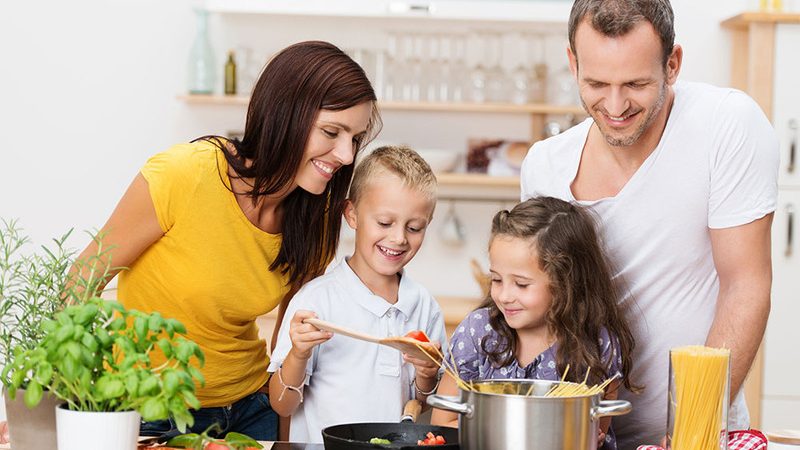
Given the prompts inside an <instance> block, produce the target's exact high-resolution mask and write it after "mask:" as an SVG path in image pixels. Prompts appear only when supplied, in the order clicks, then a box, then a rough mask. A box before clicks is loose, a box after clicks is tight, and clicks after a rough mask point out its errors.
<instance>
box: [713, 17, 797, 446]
mask: <svg viewBox="0 0 800 450" xmlns="http://www.w3.org/2000/svg"><path fill="white" fill-rule="evenodd" d="M723 26H724V27H725V28H727V29H729V30H731V32H732V35H733V42H732V49H731V50H732V59H731V63H732V70H731V83H732V85H733V86H734V87H736V88H738V89H742V90H743V91H745V92H747V93H748V94H750V95H751V96H752V97H753V98H754V99H755V100H756V102H758V104H759V105H761V107H762V108H763V110H764V112H765V113H766V115H767V117H769V118H770V120H771V121H772V123H773V124H774V126H775V129H776V131H777V133H778V136H779V138H780V140H781V164H780V176H779V180H778V183H779V194H778V209H777V210H776V212H775V218H774V222H773V229H772V233H773V234H772V265H773V283H772V286H773V288H772V311H771V314H770V319H769V324H768V325H767V332H766V336H765V339H764V343H763V345H762V351H761V352H759V356H758V357H757V360H756V363H755V364H754V366H753V369H752V370H751V372H750V376H749V377H748V380H747V381H746V384H745V393H746V395H747V401H748V406H749V408H750V413H751V417H752V424H753V427H755V428H762V429H764V430H775V429H780V428H797V426H798V424H799V423H800V384H798V383H797V380H796V376H795V374H796V373H797V369H798V367H800V353H798V351H797V342H800V327H798V326H797V324H796V323H795V322H796V320H795V319H796V318H797V317H800V302H798V296H800V281H798V280H800V278H798V275H799V274H800V261H798V254H797V252H798V251H800V249H798V247H797V242H796V239H795V238H796V237H797V236H798V233H799V232H800V230H798V221H797V218H796V214H797V211H798V208H800V175H798V170H800V167H797V165H796V164H795V163H794V161H795V158H796V157H797V155H792V153H793V152H794V151H797V150H798V148H797V146H798V144H800V143H798V141H797V139H798V131H799V130H796V129H792V126H791V125H790V123H795V124H798V125H795V127H797V126H800V88H799V87H798V86H799V85H800V58H798V56H797V55H798V48H800V14H779V13H743V14H740V15H737V16H735V17H732V18H730V19H728V20H726V21H724V22H723ZM792 121H793V122H792ZM742 326H746V322H743V324H742Z"/></svg>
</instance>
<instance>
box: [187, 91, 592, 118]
mask: <svg viewBox="0 0 800 450" xmlns="http://www.w3.org/2000/svg"><path fill="white" fill-rule="evenodd" d="M178 99H179V100H181V101H183V102H186V103H188V104H193V105H241V106H246V105H247V103H248V101H249V100H250V99H249V98H248V97H247V96H243V95H199V94H198V95H179V96H178ZM378 107H379V108H380V109H382V110H385V111H437V112H478V113H510V114H575V115H585V114H586V112H585V111H584V110H583V108H582V107H580V106H556V105H548V104H545V103H531V104H527V105H517V104H514V103H434V102H378Z"/></svg>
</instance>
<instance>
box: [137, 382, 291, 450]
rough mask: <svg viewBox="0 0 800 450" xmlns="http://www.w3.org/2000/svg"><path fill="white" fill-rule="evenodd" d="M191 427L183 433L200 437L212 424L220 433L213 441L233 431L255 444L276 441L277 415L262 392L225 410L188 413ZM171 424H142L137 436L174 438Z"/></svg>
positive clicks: (221, 407) (168, 422) (209, 409)
mask: <svg viewBox="0 0 800 450" xmlns="http://www.w3.org/2000/svg"><path fill="white" fill-rule="evenodd" d="M191 412H192V416H194V425H192V426H191V427H189V430H187V433H189V432H191V433H202V432H203V431H205V430H206V429H208V427H210V426H211V425H212V424H214V423H217V424H219V427H220V429H222V432H221V433H219V435H216V434H212V436H214V437H223V436H225V434H226V433H228V432H229V431H235V432H237V433H242V434H246V435H248V436H250V437H251V438H253V439H255V440H258V441H276V440H278V415H277V414H276V413H275V411H273V410H272V407H271V406H270V404H269V397H267V395H266V394H264V393H262V392H255V393H253V394H250V395H248V396H247V397H244V398H243V399H241V400H238V401H237V402H236V403H234V404H232V405H228V406H217V407H211V408H200V409H197V410H192V411H191ZM175 430H176V427H175V421H173V420H172V419H169V420H156V421H153V422H144V421H143V422H142V424H141V426H140V427H139V434H140V435H142V436H161V435H163V434H165V433H170V434H177V433H176V431H175Z"/></svg>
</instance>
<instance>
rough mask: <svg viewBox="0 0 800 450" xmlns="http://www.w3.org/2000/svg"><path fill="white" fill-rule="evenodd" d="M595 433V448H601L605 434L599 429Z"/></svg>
mask: <svg viewBox="0 0 800 450" xmlns="http://www.w3.org/2000/svg"><path fill="white" fill-rule="evenodd" d="M597 433H598V435H597V448H601V447H602V446H603V442H604V441H605V440H606V434H605V433H603V430H600V431H598V432H597Z"/></svg>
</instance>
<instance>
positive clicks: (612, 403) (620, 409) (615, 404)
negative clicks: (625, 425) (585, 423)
mask: <svg viewBox="0 0 800 450" xmlns="http://www.w3.org/2000/svg"><path fill="white" fill-rule="evenodd" d="M631 409H633V406H631V402H629V401H627V400H601V401H600V404H599V405H598V406H595V407H594V408H592V420H597V419H599V418H601V417H609V416H622V415H624V414H628V413H629V412H631Z"/></svg>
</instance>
